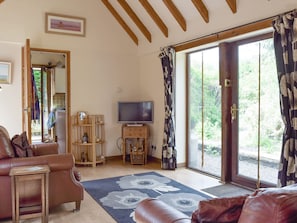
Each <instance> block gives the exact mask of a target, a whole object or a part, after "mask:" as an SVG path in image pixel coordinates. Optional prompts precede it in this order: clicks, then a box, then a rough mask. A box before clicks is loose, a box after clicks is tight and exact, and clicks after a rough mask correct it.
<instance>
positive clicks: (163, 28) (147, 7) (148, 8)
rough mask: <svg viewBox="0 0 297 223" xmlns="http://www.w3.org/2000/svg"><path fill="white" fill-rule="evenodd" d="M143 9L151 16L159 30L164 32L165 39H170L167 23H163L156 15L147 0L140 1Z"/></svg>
mask: <svg viewBox="0 0 297 223" xmlns="http://www.w3.org/2000/svg"><path fill="white" fill-rule="evenodd" d="M139 2H140V3H141V5H142V6H143V8H144V9H145V10H146V11H147V13H148V14H149V15H150V16H151V18H152V19H153V20H154V22H155V23H156V25H157V26H158V27H159V29H160V30H161V31H162V33H163V34H164V36H165V37H168V28H167V26H166V25H165V23H164V22H163V21H162V19H161V18H160V16H159V15H158V14H157V13H156V11H155V10H154V8H153V7H152V6H151V4H150V3H149V2H148V1H147V0H139Z"/></svg>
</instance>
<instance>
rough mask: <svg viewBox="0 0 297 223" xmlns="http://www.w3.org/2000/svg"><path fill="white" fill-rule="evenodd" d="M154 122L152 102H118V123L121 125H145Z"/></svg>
mask: <svg viewBox="0 0 297 223" xmlns="http://www.w3.org/2000/svg"><path fill="white" fill-rule="evenodd" d="M153 121H154V103H153V101H125V102H124V101H119V102H118V122H119V123H122V124H145V123H152V122H153Z"/></svg>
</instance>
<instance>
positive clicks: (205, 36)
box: [160, 9, 297, 49]
mask: <svg viewBox="0 0 297 223" xmlns="http://www.w3.org/2000/svg"><path fill="white" fill-rule="evenodd" d="M291 12H293V13H297V9H293V10H290V11H287V12H284V13H281V14H277V15H274V16H270V17H267V18H265V19H260V20H257V21H254V22H250V23H247V24H244V25H240V26H236V27H233V28H229V29H225V30H221V31H219V32H215V33H211V34H207V35H204V36H201V37H197V38H194V39H191V40H187V41H184V42H180V43H176V44H173V45H168V46H166V47H174V48H175V47H178V46H180V45H184V44H189V43H192V42H195V41H198V40H200V39H204V38H207V37H211V36H218V35H219V34H220V33H223V32H229V31H231V30H234V29H239V28H242V27H245V26H248V25H252V24H254V23H259V22H265V21H269V20H272V19H274V18H276V17H277V16H280V15H284V14H287V13H291ZM166 47H165V48H166ZM162 48H164V47H161V48H160V49H162Z"/></svg>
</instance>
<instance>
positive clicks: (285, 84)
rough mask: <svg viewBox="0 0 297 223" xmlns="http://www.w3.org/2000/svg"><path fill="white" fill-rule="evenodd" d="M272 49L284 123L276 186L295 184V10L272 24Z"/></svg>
mask: <svg viewBox="0 0 297 223" xmlns="http://www.w3.org/2000/svg"><path fill="white" fill-rule="evenodd" d="M273 28H274V34H273V38H274V48H275V56H276V66H277V74H278V81H279V92H280V110H281V114H282V119H283V121H284V125H285V129H284V132H283V142H282V148H281V157H280V166H279V172H278V182H277V185H278V186H279V187H283V186H286V185H291V184H294V183H297V170H296V166H297V147H296V146H297V141H296V140H297V17H296V11H292V12H290V13H287V14H284V15H280V16H278V17H277V18H276V19H275V20H274V21H273Z"/></svg>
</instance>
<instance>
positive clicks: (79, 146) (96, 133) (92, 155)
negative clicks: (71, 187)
mask: <svg viewBox="0 0 297 223" xmlns="http://www.w3.org/2000/svg"><path fill="white" fill-rule="evenodd" d="M71 126H72V146H71V151H72V154H73V155H74V157H75V164H78V165H92V166H93V167H96V164H98V163H105V131H104V115H87V116H86V117H85V119H84V120H83V121H82V120H80V119H79V117H78V115H73V116H71ZM85 133H87V135H88V141H87V142H83V135H84V134H85Z"/></svg>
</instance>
